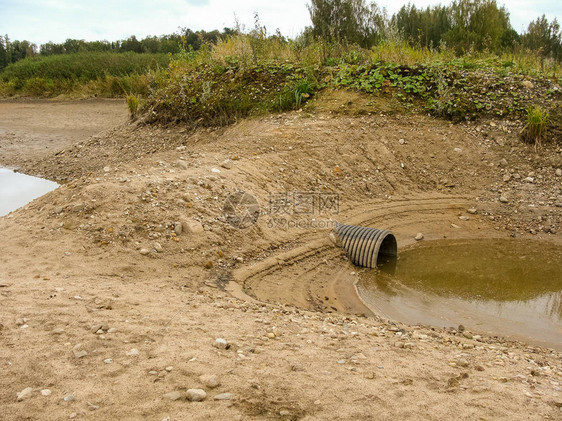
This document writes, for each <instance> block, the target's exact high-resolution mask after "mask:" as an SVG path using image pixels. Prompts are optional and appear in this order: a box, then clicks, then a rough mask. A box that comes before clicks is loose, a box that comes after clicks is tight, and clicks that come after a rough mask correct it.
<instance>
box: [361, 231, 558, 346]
mask: <svg viewBox="0 0 562 421" xmlns="http://www.w3.org/2000/svg"><path fill="white" fill-rule="evenodd" d="M357 287H358V292H359V294H360V296H361V298H362V299H363V301H364V302H365V303H366V304H367V305H368V306H369V307H371V308H372V309H373V310H374V311H375V312H378V313H382V314H383V315H386V316H387V317H388V318H390V319H394V320H399V321H401V322H404V323H409V324H417V323H422V324H427V325H433V326H439V327H448V326H454V327H456V326H458V325H459V324H462V325H463V326H465V327H467V328H472V329H474V330H478V331H485V332H487V333H491V334H497V335H501V336H507V337H510V336H511V337H513V338H514V339H523V340H527V341H530V342H534V343H538V344H541V345H546V346H551V347H554V348H557V349H562V247H560V246H557V245H554V244H551V243H548V242H539V241H526V240H517V239H485V240H458V241H457V240H442V241H432V242H425V243H418V244H416V245H415V246H413V247H410V248H407V249H404V250H401V251H400V252H399V258H398V260H397V261H396V262H391V264H389V265H388V266H387V267H386V268H385V267H382V268H381V270H376V271H375V270H365V271H363V272H361V273H360V281H359V282H358V284H357Z"/></svg>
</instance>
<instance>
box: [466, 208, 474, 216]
mask: <svg viewBox="0 0 562 421" xmlns="http://www.w3.org/2000/svg"><path fill="white" fill-rule="evenodd" d="M466 211H467V212H468V213H470V214H471V215H474V214H475V213H476V208H469V209H467V210H466Z"/></svg>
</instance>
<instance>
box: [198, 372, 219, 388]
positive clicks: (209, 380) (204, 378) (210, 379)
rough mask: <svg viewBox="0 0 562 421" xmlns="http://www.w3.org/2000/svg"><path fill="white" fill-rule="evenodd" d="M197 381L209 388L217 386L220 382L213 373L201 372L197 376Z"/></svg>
mask: <svg viewBox="0 0 562 421" xmlns="http://www.w3.org/2000/svg"><path fill="white" fill-rule="evenodd" d="M199 381H200V382H201V383H203V384H204V385H205V386H206V387H208V388H209V389H214V388H215V387H219V386H220V384H221V382H220V380H219V378H218V377H217V376H216V375H215V374H203V375H201V376H199Z"/></svg>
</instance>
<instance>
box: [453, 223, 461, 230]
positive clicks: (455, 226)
mask: <svg viewBox="0 0 562 421" xmlns="http://www.w3.org/2000/svg"><path fill="white" fill-rule="evenodd" d="M451 227H452V228H455V229H458V228H460V226H458V225H457V224H451Z"/></svg>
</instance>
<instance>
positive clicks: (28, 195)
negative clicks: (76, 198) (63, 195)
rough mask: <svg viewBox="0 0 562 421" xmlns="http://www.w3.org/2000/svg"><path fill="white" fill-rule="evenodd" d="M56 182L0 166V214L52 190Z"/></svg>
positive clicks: (2, 214)
mask: <svg viewBox="0 0 562 421" xmlns="http://www.w3.org/2000/svg"><path fill="white" fill-rule="evenodd" d="M57 187H58V184H57V183H55V182H53V181H49V180H44V179H42V178H38V177H31V176H29V175H25V174H19V173H15V172H13V171H12V170H8V169H6V168H1V167H0V216H4V215H7V214H8V213H10V212H12V211H14V210H16V209H18V208H20V207H22V206H24V205H26V204H27V203H29V202H31V201H32V200H33V199H36V198H38V197H40V196H43V195H44V194H46V193H48V192H50V191H51V190H54V189H56V188H57Z"/></svg>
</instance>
